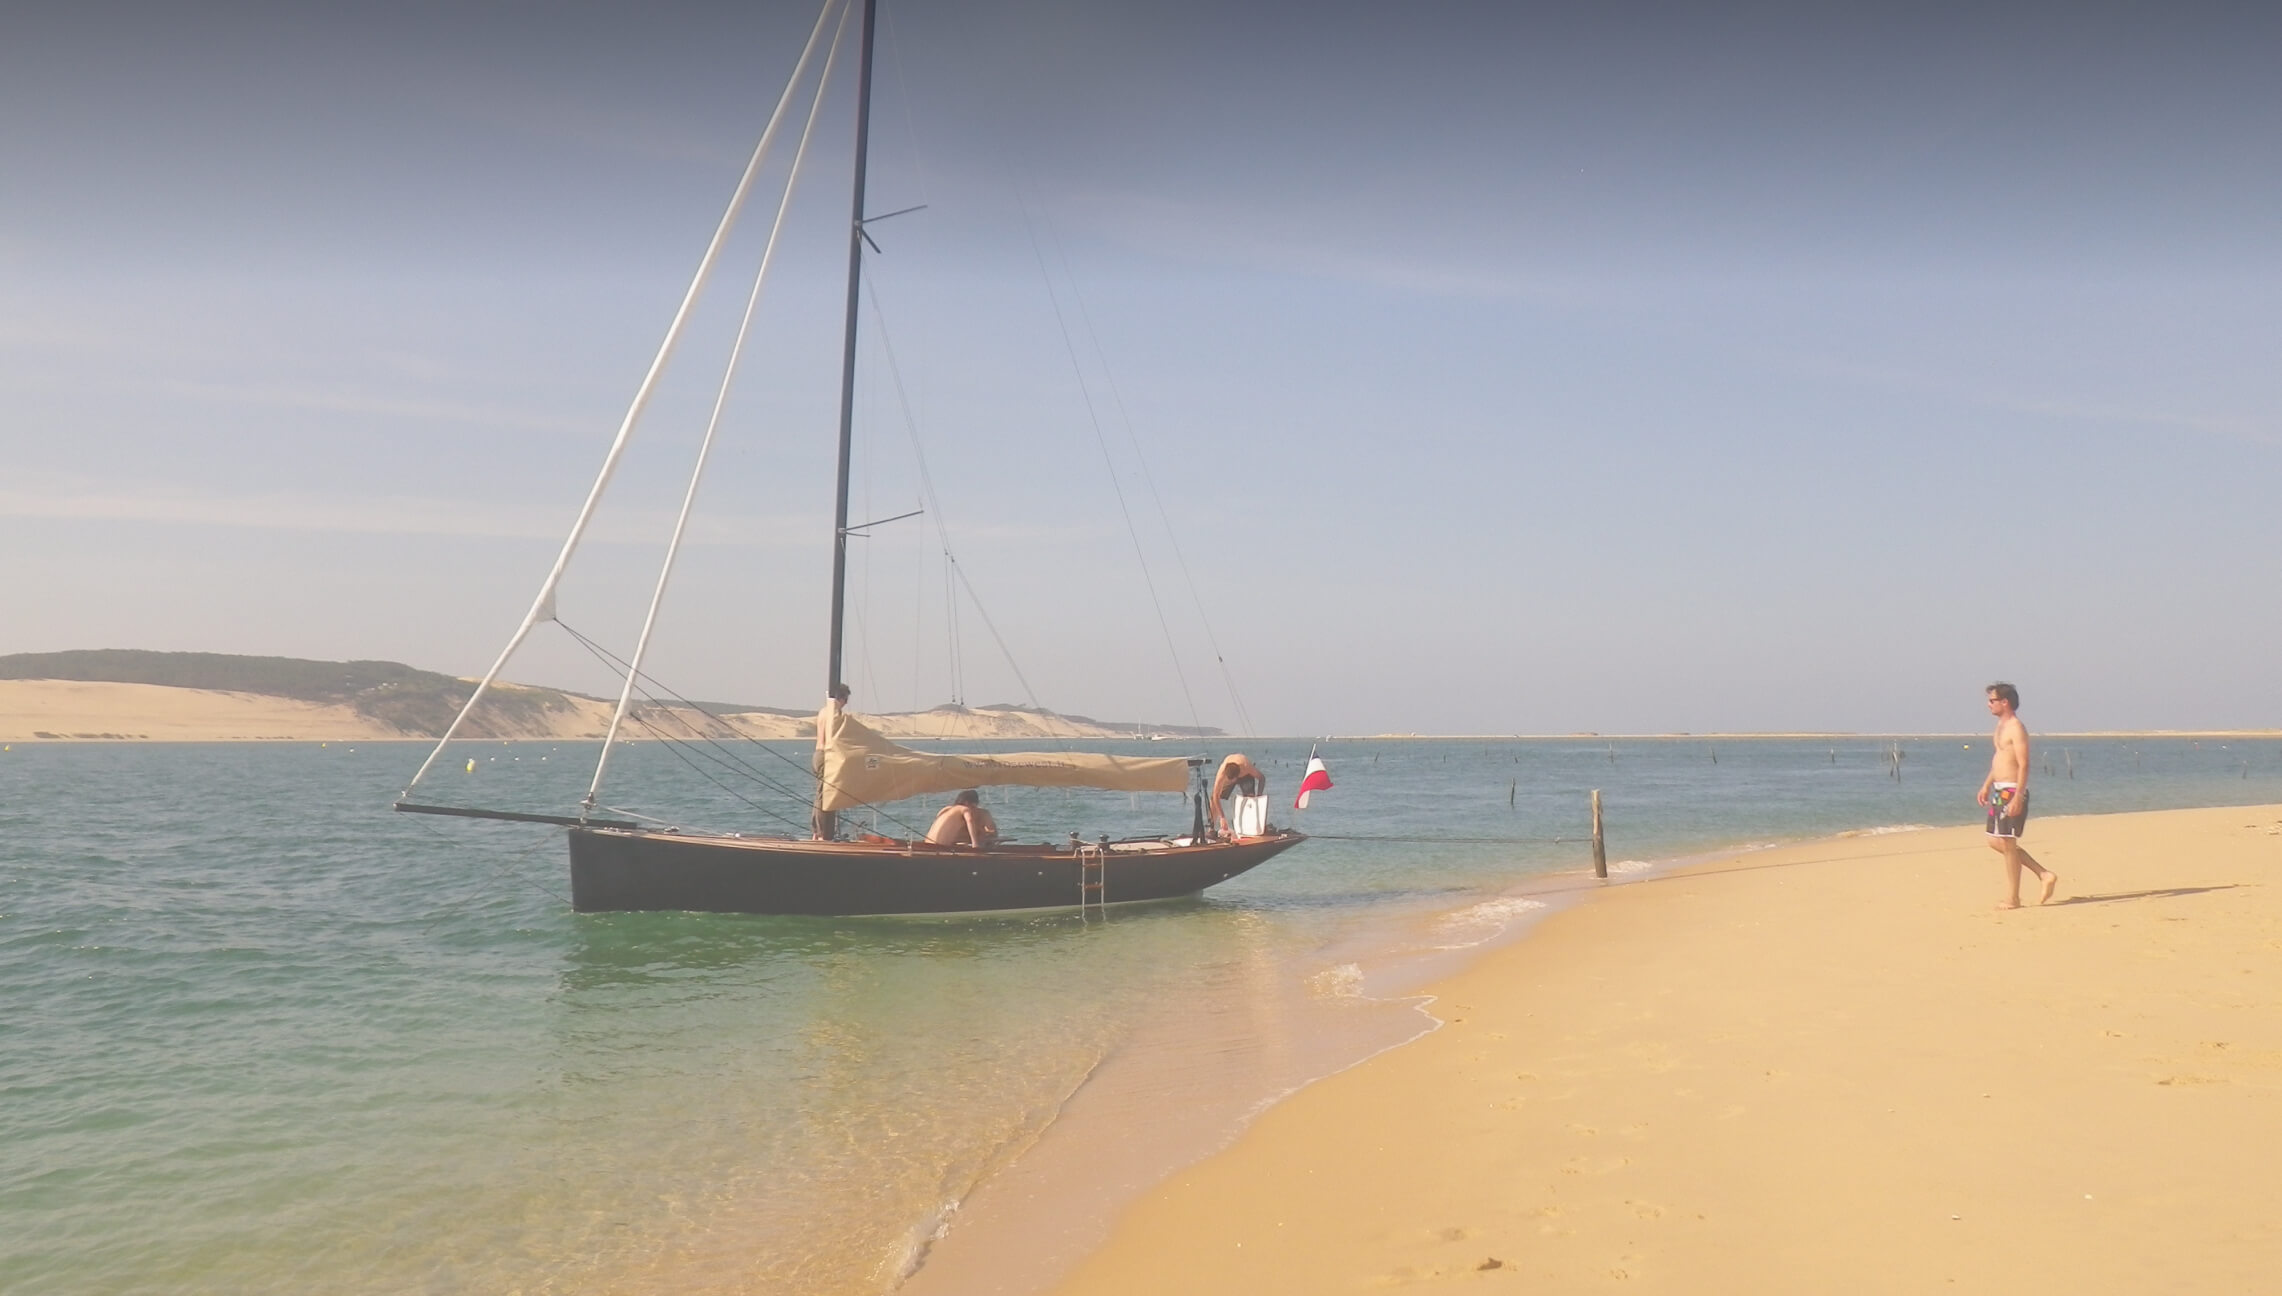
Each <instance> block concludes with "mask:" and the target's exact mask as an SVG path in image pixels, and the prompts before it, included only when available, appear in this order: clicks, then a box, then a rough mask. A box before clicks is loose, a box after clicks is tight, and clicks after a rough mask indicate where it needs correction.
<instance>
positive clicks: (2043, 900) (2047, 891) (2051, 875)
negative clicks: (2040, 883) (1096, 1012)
mask: <svg viewBox="0 0 2282 1296" xmlns="http://www.w3.org/2000/svg"><path fill="white" fill-rule="evenodd" d="M2059 889H2060V875H2059V874H2058V873H2055V872H2053V871H2052V870H2051V869H2046V870H2045V871H2044V892H2043V894H2041V895H2039V896H2038V897H2037V898H2036V902H2037V903H2038V904H2040V905H2041V904H2051V903H2052V893H2053V892H2055V891H2057V890H2059Z"/></svg>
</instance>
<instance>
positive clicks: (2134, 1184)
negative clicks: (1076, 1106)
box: [1054, 806, 2282, 1296]
mask: <svg viewBox="0 0 2282 1296" xmlns="http://www.w3.org/2000/svg"><path fill="white" fill-rule="evenodd" d="M2026 844H2027V845H2028V847H2029V849H2030V850H2031V851H2032V852H2033V853H2034V854H2035V855H2036V856H2037V857H2038V858H2039V859H2041V860H2042V861H2043V862H2044V863H2046V864H2047V865H2049V866H2050V867H2053V868H2055V869H2057V870H2058V871H2059V873H2060V874H2061V875H2062V880H2061V886H2060V890H2059V893H2058V895H2057V897H2056V899H2055V902H2054V903H2052V904H2050V905H2047V906H2044V907H2041V908H2028V909H2022V910H2017V911H2011V912H1998V911H1997V910H1996V909H1995V908H1994V903H1995V901H1996V899H1997V892H1998V876H1997V874H1998V864H1997V857H1996V856H1995V855H1994V854H1993V853H1992V852H1991V851H1989V850H1988V849H1987V848H1986V847H1985V846H1984V845H1983V842H1982V837H1981V834H1980V832H1979V830H1978V829H1925V830H1916V831H1905V832H1894V833H1888V834H1880V835H1864V836H1856V837H1850V838H1842V839H1837V840H1829V841H1820V842H1814V843H1809V844H1805V845H1799V846H1791V847H1784V848H1779V849H1772V850H1766V851H1759V852H1753V853H1749V854H1745V855H1742V856H1738V857H1734V858H1730V859H1726V860H1721V861H1716V862H1712V863H1709V864H1704V865H1700V866H1697V867H1693V868H1689V869H1685V870H1681V871H1677V872H1673V873H1668V874H1662V875H1652V876H1650V877H1647V878H1644V879H1642V880H1639V881H1636V882H1630V883H1626V884H1623V885H1615V886H1609V887H1607V888H1606V889H1605V891H1603V892H1602V893H1600V894H1595V895H1593V896H1591V897H1590V898H1589V899H1588V900H1587V901H1586V902H1585V903H1581V904H1578V905H1575V906H1573V907H1569V908H1566V909H1563V910H1561V911H1559V912H1557V913H1555V914H1554V915H1553V916H1552V917H1551V918H1549V919H1547V920H1546V921H1545V922H1544V923H1543V924H1542V925H1541V926H1539V927H1538V928H1537V929H1536V930H1534V931H1532V932H1530V933H1528V934H1527V935H1526V936H1524V937H1523V938H1522V939H1520V940H1518V941H1516V942H1514V943H1513V944H1511V945H1509V946H1507V947H1505V948H1503V949H1501V950H1498V951H1496V952H1494V953H1492V954H1490V955H1488V956H1487V957H1485V958H1484V959H1482V960H1481V961H1480V962H1478V963H1477V964H1475V965H1474V966H1473V967H1471V968H1470V969H1468V970H1466V971H1465V972H1463V973H1461V974H1459V975H1456V976H1454V977H1451V978H1450V979H1448V980H1446V981H1444V982H1442V983H1441V984H1438V985H1436V986H1434V987H1432V988H1431V993H1432V995H1433V996H1434V999H1433V1003H1432V1005H1431V1011H1432V1012H1433V1014H1434V1015H1435V1016H1436V1017H1438V1018H1439V1019H1441V1020H1442V1022H1443V1023H1444V1024H1443V1025H1442V1026H1441V1027H1440V1028H1439V1029H1438V1030H1436V1031H1434V1032H1433V1033H1432V1034H1429V1035H1428V1036H1426V1037H1424V1038H1422V1039H1420V1040H1418V1041H1416V1042H1414V1043H1412V1044H1409V1045H1406V1046H1404V1047H1401V1048H1398V1049H1395V1050H1393V1051H1391V1052H1388V1053H1385V1054H1382V1055H1380V1056H1379V1057H1377V1058H1374V1059H1373V1060H1371V1061H1369V1062H1366V1063H1364V1064H1362V1065H1360V1066H1357V1067H1354V1068H1352V1069H1350V1070H1348V1071H1345V1072H1343V1073H1341V1074H1338V1075H1335V1076H1332V1077H1330V1078H1329V1079H1326V1080H1323V1081H1320V1082H1318V1083H1316V1084H1314V1085H1312V1086H1310V1087H1308V1088H1307V1089H1305V1090H1303V1091H1301V1092H1300V1093H1299V1094H1297V1095H1295V1096H1294V1097H1292V1098H1291V1099H1289V1100H1287V1101H1285V1102H1284V1103H1282V1104H1280V1105H1278V1106H1276V1107H1274V1108H1273V1109H1271V1110H1270V1111H1268V1112H1267V1113H1266V1114H1265V1115H1264V1116H1263V1117H1262V1118H1261V1119H1260V1120H1259V1121H1258V1122H1257V1123H1256V1124H1255V1125H1253V1126H1252V1127H1251V1128H1250V1129H1249V1130H1247V1131H1246V1132H1245V1133H1244V1134H1243V1135H1242V1136H1241V1137H1240V1138H1239V1139H1238V1140H1237V1141H1236V1143H1235V1144H1234V1145H1232V1146H1231V1147H1229V1148H1228V1149H1226V1150H1224V1151H1223V1152H1221V1153H1219V1154H1217V1155H1215V1156H1213V1157H1211V1158H1210V1159H1208V1160H1205V1161H1203V1162H1201V1163H1199V1164H1197V1165H1195V1166H1193V1167H1191V1168H1190V1169H1188V1170H1186V1171H1184V1172H1182V1173H1180V1174H1178V1175H1177V1176H1175V1177H1174V1178H1173V1179H1172V1180H1171V1181H1169V1182H1167V1183H1165V1184H1163V1185H1161V1186H1159V1187H1158V1188H1157V1189H1155V1190H1153V1191H1152V1192H1151V1193H1149V1194H1148V1195H1147V1196H1145V1197H1144V1198H1143V1199H1141V1200H1140V1201H1139V1202H1138V1203H1136V1204H1135V1205H1134V1206H1132V1207H1131V1208H1130V1209H1128V1210H1126V1211H1125V1212H1124V1213H1123V1214H1122V1216H1121V1217H1120V1218H1119V1219H1118V1220H1117V1222H1116V1224H1115V1226H1114V1230H1113V1233H1112V1236H1111V1237H1110V1238H1109V1239H1108V1240H1107V1242H1106V1244H1105V1245H1103V1246H1102V1247H1100V1248H1099V1249H1098V1250H1097V1251H1095V1252H1094V1253H1093V1254H1092V1255H1091V1256H1090V1257H1089V1258H1088V1259H1087V1260H1086V1261H1084V1262H1083V1263H1082V1264H1081V1265H1080V1266H1079V1267H1078V1269H1077V1270H1076V1271H1075V1272H1074V1273H1072V1274H1070V1275H1068V1276H1067V1278H1066V1279H1065V1280H1064V1281H1063V1282H1062V1283H1061V1285H1060V1286H1058V1287H1056V1288H1055V1289H1054V1290H1055V1291H1056V1292H1057V1293H1060V1294H1061V1296H1107V1294H1110V1293H1151V1294H1155V1293H1162V1292H1168V1291H1184V1292H1204V1293H1219V1292H1225V1293H1232V1294H1233V1293H1255V1292H1291V1293H1334V1292H1348V1291H1353V1292H1364V1291H1378V1290H1383V1289H1390V1288H1404V1287H1415V1286H1446V1285H1449V1286H1455V1285H1473V1284H1489V1285H1491V1288H1492V1289H1495V1288H1499V1287H1510V1289H1511V1290H1516V1291H1523V1290H1531V1291H1545V1290H1550V1291H1564V1292H1566V1291H1589V1290H1649V1291H1671V1292H1691V1293H1695V1292H1758V1291H1799V1292H1826V1291H1874V1292H1927V1291H1961V1292H1995V1291H2007V1292H2081V1291H2132V1292H2153V1291H2165V1292H2249V1291H2262V1290H2270V1289H2271V1288H2272V1286H2273V1284H2274V1283H2275V1282H2276V1281H2277V1279H2278V1276H2282V1215H2278V1212H2277V1210H2276V1207H2277V1204H2278V1194H2277V1193H2276V1191H2275V1189H2274V1188H2273V1186H2272V1185H2273V1172H2272V1170H2271V1167H2270V1166H2268V1165H2267V1161H2268V1160H2269V1158H2268V1156H2267V1152H2266V1150H2267V1149H2270V1148H2273V1147H2275V1146H2282V1101H2277V1099H2278V1097H2282V1012H2278V1011H2277V1009H2278V1008H2282V989H2277V985H2278V982H2282V976H2278V974H2282V890H2278V889H2277V888H2276V887H2274V886H2273V885H2271V883H2272V882H2273V880H2274V878H2275V875H2276V873H2277V870H2278V869H2282V806H2263V807H2253V808H2247V809H2242V808H2236V809H2217V810H2184V811H2159V812H2147V813H2139V814H2126V815H2107V816H2085V817H2078V818H2055V819H2050V820H2043V821H2033V822H2032V823H2031V826H2030V831H2029V833H2028V836H2027V841H2026ZM1570 885H1575V886H1583V887H1594V886H1595V884H1594V883H1592V882H1591V881H1590V880H1589V879H1586V880H1584V881H1583V882H1580V883H1572V884H1570Z"/></svg>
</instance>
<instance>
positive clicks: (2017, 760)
mask: <svg viewBox="0 0 2282 1296" xmlns="http://www.w3.org/2000/svg"><path fill="white" fill-rule="evenodd" d="M1988 693H1989V714H1990V715H1993V716H1995V717H1997V734H1996V740H1995V747H1996V750H1995V751H1994V752H1993V753H1991V755H1990V757H1989V777H1987V778H1985V779H1982V780H1981V795H1980V797H1979V800H1980V802H1981V804H1982V805H1984V806H1987V807H1988V808H1989V849H1990V850H1993V851H1995V852H1997V853H1998V854H1999V855H2002V856H2004V857H2005V894H2004V898H2003V899H2002V900H2001V901H1999V902H1998V904H1997V907H1998V908H1999V909H2018V908H2020V907H2021V870H2022V869H2024V868H2025V869H2027V870H2028V871H2029V872H2031V873H2034V874H2036V876H2037V879H2038V881H2039V882H2040V883H2041V884H2042V890H2041V891H2040V892H2039V894H2038V895H2037V898H2036V902H2037V903H2038V904H2046V903H2049V902H2050V901H2051V899H2052V893H2053V891H2054V890H2055V889H2056V888H2058V887H2059V885H2060V875H2059V874H2058V873H2055V872H2053V871H2052V870H2051V869H2048V868H2046V867H2045V866H2043V865H2042V864H2039V863H2037V862H2036V859H2035V857H2033V856H2031V855H2030V854H2029V853H2028V852H2027V851H2025V850H2022V849H2021V833H2022V831H2023V830H2025V829H2026V828H2027V827H2028V726H2027V725H2024V724H2022V723H2021V718H2020V716H2019V715H2017V714H2016V712H2018V711H2019V709H2020V704H2021V695H2020V690H2019V689H2016V688H2014V687H2013V686H2012V685H2010V684H1991V685H1990V686H1989V689H1988Z"/></svg>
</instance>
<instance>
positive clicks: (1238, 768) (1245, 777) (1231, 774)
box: [1212, 752, 1268, 837]
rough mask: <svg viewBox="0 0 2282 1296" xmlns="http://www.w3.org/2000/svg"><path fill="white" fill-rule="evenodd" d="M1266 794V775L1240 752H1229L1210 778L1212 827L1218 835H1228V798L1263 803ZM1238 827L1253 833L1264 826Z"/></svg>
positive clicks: (1249, 758)
mask: <svg viewBox="0 0 2282 1296" xmlns="http://www.w3.org/2000/svg"><path fill="white" fill-rule="evenodd" d="M1267 795H1268V776H1267V775H1265V774H1262V773H1261V772H1260V767H1259V766H1258V765H1255V764H1253V763H1252V758H1251V757H1249V756H1247V755H1245V754H1244V753H1242V752H1231V753H1229V755H1228V758H1227V759H1226V760H1223V761H1221V762H1220V772H1219V773H1218V774H1215V775H1213V776H1212V826H1213V827H1214V828H1215V829H1216V830H1218V832H1219V833H1220V835H1221V836H1223V837H1226V836H1229V835H1230V834H1229V831H1228V809H1227V803H1228V798H1230V797H1232V796H1234V797H1259V798H1261V799H1262V800H1263V801H1264V800H1266V798H1267ZM1240 826H1241V827H1245V828H1249V829H1251V830H1252V833H1254V834H1256V833H1257V832H1259V831H1260V830H1261V829H1264V828H1265V827H1266V825H1265V824H1260V825H1257V826H1255V825H1249V824H1247V825H1240ZM1240 835H1249V834H1240Z"/></svg>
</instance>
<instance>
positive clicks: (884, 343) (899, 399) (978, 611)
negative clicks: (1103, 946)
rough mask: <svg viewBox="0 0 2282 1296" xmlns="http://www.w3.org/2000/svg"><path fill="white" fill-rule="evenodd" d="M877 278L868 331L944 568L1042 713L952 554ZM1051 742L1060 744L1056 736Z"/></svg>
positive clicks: (871, 284) (869, 282) (870, 290)
mask: <svg viewBox="0 0 2282 1296" xmlns="http://www.w3.org/2000/svg"><path fill="white" fill-rule="evenodd" d="M878 278H879V276H878V275H873V276H871V277H870V278H868V279H866V280H865V281H864V291H865V293H866V294H867V295H868V296H869V297H870V299H871V304H872V325H873V328H872V332H873V335H874V336H875V337H877V338H878V339H879V343H880V352H881V354H882V355H883V356H885V357H886V359H887V370H888V377H889V380H890V383H891V385H892V386H893V387H894V388H895V396H896V404H897V407H898V408H899V409H900V410H901V411H902V414H903V430H904V434H905V435H906V436H908V437H909V438H910V439H911V454H912V458H913V459H914V460H916V461H917V463H918V467H919V489H920V491H921V493H922V494H923V496H924V497H925V499H926V501H927V513H928V517H929V518H930V519H931V520H932V521H933V522H934V523H935V536H936V539H937V541H938V542H939V543H940V544H941V545H942V548H943V563H944V566H945V567H946V568H947V569H948V570H949V572H950V574H951V576H952V577H955V578H956V579H957V582H958V585H959V587H960V588H962V589H964V590H966V592H967V598H968V599H969V600H970V601H971V602H972V603H973V604H974V609H975V615H976V616H977V617H980V618H981V619H982V623H983V628H984V629H986V630H988V631H990V637H991V641H992V642H993V643H995V644H997V645H998V651H999V655H1000V656H1001V657H1003V658H1005V659H1006V667H1007V669H1008V670H1010V671H1012V672H1014V678H1015V681H1016V682H1017V683H1019V684H1020V685H1021V686H1022V696H1023V700H1024V701H1026V702H1027V703H1029V705H1030V706H1031V707H1032V708H1033V709H1035V710H1040V711H1043V710H1045V707H1043V706H1042V705H1040V704H1039V701H1038V691H1037V690H1036V689H1034V688H1032V687H1031V686H1030V677H1029V676H1027V675H1025V674H1024V673H1023V670H1022V663H1020V662H1018V661H1016V660H1015V658H1014V650H1013V649H1011V648H1009V647H1007V645H1006V636H1004V635H1002V634H1000V633H999V632H998V623H997V622H995V621H993V620H991V616H990V609H989V608H987V607H985V606H984V605H983V600H982V595H980V594H978V593H976V592H975V587H974V582H972V581H970V580H968V579H967V569H966V568H965V567H964V566H962V565H960V563H959V557H958V555H957V554H956V553H954V552H952V549H951V531H950V524H949V523H948V522H947V521H946V520H945V519H944V514H943V500H942V497H941V496H939V495H937V494H936V493H935V477H934V474H933V473H931V472H929V471H928V468H927V452H926V450H925V449H924V448H923V447H922V446H921V445H920V442H919V424H918V421H917V420H916V419H915V418H913V416H912V413H911V401H910V398H909V394H908V393H907V391H906V390H905V388H904V383H903V366H902V365H901V364H899V363H898V362H897V360H896V356H895V343H894V342H893V341H892V340H891V339H890V338H889V336H888V331H887V320H886V311H885V310H884V309H882V308H881V306H880V299H879V288H878V285H877V280H878ZM1055 741H1057V742H1058V741H1061V738H1060V736H1059V735H1057V736H1056V738H1055Z"/></svg>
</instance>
